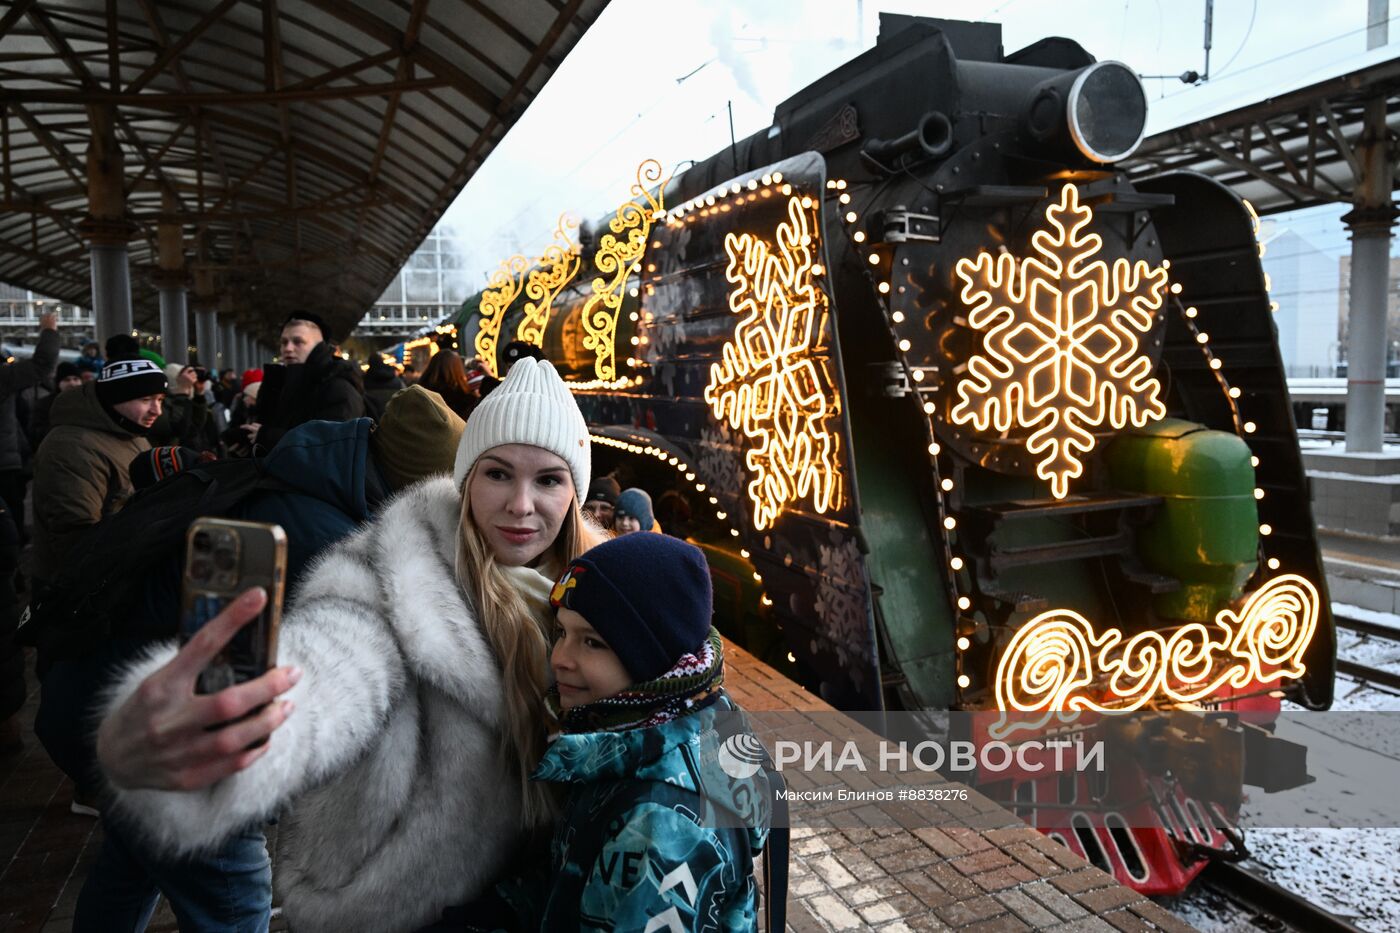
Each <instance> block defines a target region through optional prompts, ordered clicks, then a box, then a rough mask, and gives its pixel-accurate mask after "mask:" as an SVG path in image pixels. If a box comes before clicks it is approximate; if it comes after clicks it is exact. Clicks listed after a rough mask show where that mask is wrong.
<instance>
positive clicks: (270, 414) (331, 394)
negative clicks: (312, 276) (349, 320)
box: [243, 311, 368, 450]
mask: <svg viewBox="0 0 1400 933" xmlns="http://www.w3.org/2000/svg"><path fill="white" fill-rule="evenodd" d="M281 348H282V363H281V365H280V366H279V365H269V366H265V367H264V368H263V387H262V389H261V391H260V392H259V394H258V421H256V422H250V423H249V424H245V425H244V426H243V430H244V433H246V434H247V435H248V437H249V438H250V439H252V441H253V443H254V444H256V446H257V447H260V448H262V449H263V450H271V449H272V448H273V447H275V446H276V445H277V442H278V441H279V440H281V439H282V435H283V434H286V433H287V432H288V431H290V430H291V429H292V428H294V427H296V426H297V425H299V424H305V423H306V422H308V421H349V420H351V419H352V418H362V417H364V416H365V415H366V414H368V410H367V408H366V406H365V393H364V384H363V382H362V380H361V376H360V370H359V367H357V366H355V365H354V364H353V363H351V362H349V361H348V360H342V359H340V358H339V357H337V356H336V355H335V348H334V346H333V345H332V344H331V342H330V332H329V330H328V328H327V327H326V323H325V321H323V320H321V318H320V317H319V316H317V315H315V314H310V313H306V312H300V311H299V312H297V313H296V314H293V315H292V316H291V317H289V318H287V321H286V323H284V324H283V325H282V338H281Z"/></svg>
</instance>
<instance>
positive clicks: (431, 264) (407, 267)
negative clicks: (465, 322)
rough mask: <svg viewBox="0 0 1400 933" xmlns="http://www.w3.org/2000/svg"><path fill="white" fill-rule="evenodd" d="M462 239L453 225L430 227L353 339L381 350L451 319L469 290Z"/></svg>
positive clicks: (364, 319) (363, 320)
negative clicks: (420, 243) (430, 230)
mask: <svg viewBox="0 0 1400 933" xmlns="http://www.w3.org/2000/svg"><path fill="white" fill-rule="evenodd" d="M463 240H464V237H463V236H462V235H460V234H459V231H458V230H456V229H455V228H454V227H451V226H448V225H445V224H444V225H439V226H437V227H434V228H433V230H432V232H431V233H429V234H428V237H427V239H425V240H424V241H423V243H422V245H420V246H419V247H418V249H416V250H414V252H413V255H411V256H410V257H409V258H408V262H407V263H405V264H404V267H403V268H402V269H400V270H399V274H398V275H396V276H394V281H393V282H391V283H389V288H388V289H387V290H385V292H384V294H383V295H381V296H380V298H379V300H378V301H377V302H375V303H374V307H373V308H371V309H370V312H369V313H368V314H367V315H365V317H364V318H363V319H362V320H361V321H360V323H359V325H358V326H356V328H355V331H354V333H353V334H352V335H351V336H352V337H354V338H357V339H358V340H360V341H363V342H365V343H370V344H373V345H374V346H375V347H384V346H387V345H388V344H392V343H395V342H397V341H399V340H402V339H403V338H404V337H408V336H410V335H412V334H416V333H417V332H419V331H421V330H422V329H423V328H425V327H430V326H432V325H434V324H436V323H437V322H439V321H441V320H442V319H443V318H445V317H448V316H451V315H455V314H456V313H457V310H458V309H459V308H460V307H461V305H462V302H463V301H465V300H466V299H467V296H468V295H469V294H471V291H472V288H471V285H470V282H469V280H468V271H467V270H466V269H464V268H463V262H464V256H465V255H466V249H465V247H464V243H463Z"/></svg>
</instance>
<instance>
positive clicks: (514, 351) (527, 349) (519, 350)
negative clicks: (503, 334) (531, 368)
mask: <svg viewBox="0 0 1400 933" xmlns="http://www.w3.org/2000/svg"><path fill="white" fill-rule="evenodd" d="M526 357H528V358H530V359H532V360H542V359H544V351H542V350H541V349H540V348H539V347H537V346H535V345H534V344H533V343H527V342H525V341H524V340H512V341H511V342H510V343H508V344H506V345H505V347H504V348H502V350H501V359H502V360H503V361H504V363H505V365H504V366H503V367H502V368H503V369H505V370H509V369H510V364H512V363H514V362H515V361H516V360H521V359H525V358H526Z"/></svg>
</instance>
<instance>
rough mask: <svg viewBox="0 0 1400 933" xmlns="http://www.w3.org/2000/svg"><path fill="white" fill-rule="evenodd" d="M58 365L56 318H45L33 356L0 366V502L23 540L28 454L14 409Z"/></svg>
mask: <svg viewBox="0 0 1400 933" xmlns="http://www.w3.org/2000/svg"><path fill="white" fill-rule="evenodd" d="M57 364H58V318H56V317H55V316H54V315H52V314H45V315H44V316H43V317H41V318H40V319H39V342H38V343H37V344H35V346H34V355H33V356H32V357H30V358H29V359H27V360H18V361H16V362H14V363H10V364H8V365H5V366H0V498H3V499H4V500H5V504H6V505H7V506H9V510H10V514H11V515H12V516H14V519H15V525H16V526H17V527H18V528H19V530H20V537H21V539H23V537H24V497H25V494H26V492H27V491H28V488H29V478H30V476H32V475H33V474H32V471H31V469H30V457H31V454H32V450H31V449H30V446H29V438H28V436H27V435H26V433H25V428H26V426H25V425H23V424H21V423H20V418H19V414H18V412H17V411H16V409H15V401H16V396H18V395H19V393H20V391H21V390H23V389H27V388H29V387H30V386H33V385H36V384H39V383H48V382H52V380H53V373H54V367H55V366H56V365H57Z"/></svg>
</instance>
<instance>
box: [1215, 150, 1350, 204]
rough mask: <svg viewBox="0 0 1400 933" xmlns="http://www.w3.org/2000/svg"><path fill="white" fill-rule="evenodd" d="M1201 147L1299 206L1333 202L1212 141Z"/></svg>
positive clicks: (1314, 189) (1321, 194)
mask: <svg viewBox="0 0 1400 933" xmlns="http://www.w3.org/2000/svg"><path fill="white" fill-rule="evenodd" d="M1202 145H1203V146H1205V148H1207V149H1209V150H1210V153H1211V155H1213V156H1215V157H1216V158H1217V159H1219V160H1220V161H1221V162H1224V163H1225V164H1226V165H1228V166H1230V167H1231V168H1236V169H1239V170H1240V171H1241V172H1244V173H1246V174H1247V175H1250V176H1252V177H1254V178H1257V179H1259V180H1260V181H1262V182H1264V183H1265V184H1266V185H1270V186H1272V187H1274V188H1277V189H1278V190H1279V191H1281V192H1282V193H1283V194H1286V195H1288V196H1289V197H1290V198H1293V199H1294V200H1295V201H1298V202H1299V203H1300V204H1301V203H1302V202H1304V201H1307V200H1309V199H1311V198H1320V199H1322V200H1324V201H1330V200H1334V199H1333V198H1332V196H1331V195H1329V194H1327V193H1326V192H1324V191H1319V190H1317V189H1316V188H1305V187H1303V186H1302V185H1297V184H1294V183H1293V182H1291V181H1287V180H1286V179H1283V178H1280V177H1279V176H1278V175H1276V174H1274V173H1273V172H1270V171H1268V170H1267V169H1263V168H1260V167H1259V166H1258V165H1255V164H1254V163H1253V162H1249V161H1247V160H1245V159H1241V158H1240V157H1239V156H1236V155H1232V154H1231V153H1229V152H1226V151H1225V149H1224V148H1222V147H1221V146H1220V145H1218V144H1217V143H1216V142H1215V141H1213V140H1209V139H1208V140H1205V141H1204V142H1203V143H1202Z"/></svg>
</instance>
